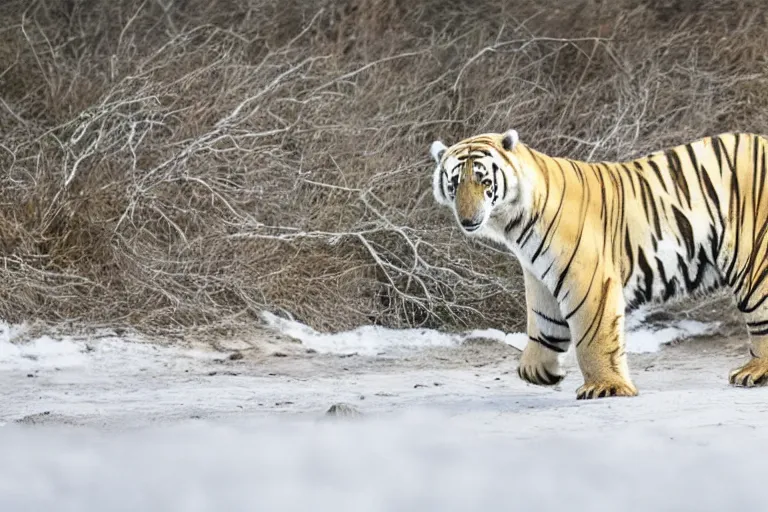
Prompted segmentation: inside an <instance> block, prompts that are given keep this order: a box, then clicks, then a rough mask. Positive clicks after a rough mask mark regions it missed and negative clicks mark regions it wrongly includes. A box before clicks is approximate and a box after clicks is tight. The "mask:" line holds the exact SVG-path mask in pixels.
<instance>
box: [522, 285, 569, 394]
mask: <svg viewBox="0 0 768 512" xmlns="http://www.w3.org/2000/svg"><path fill="white" fill-rule="evenodd" d="M524 277H525V301H526V305H527V309H528V329H527V332H528V345H526V347H525V350H523V355H522V356H521V358H520V365H519V366H518V368H517V374H518V375H519V376H520V378H521V379H523V380H524V381H526V382H529V383H531V384H536V385H539V386H554V385H555V384H558V383H560V381H562V380H563V378H565V372H564V371H563V369H562V367H561V365H560V358H561V356H562V354H564V353H565V352H567V351H568V347H569V346H570V344H571V334H570V331H569V329H568V323H567V322H566V321H565V320H564V319H563V317H562V315H561V314H560V307H559V306H558V304H557V302H556V301H555V298H554V297H553V296H552V293H550V291H549V290H548V289H547V288H546V287H545V286H544V284H542V283H541V281H539V280H538V279H536V277H534V276H533V275H532V274H530V273H529V272H528V271H524Z"/></svg>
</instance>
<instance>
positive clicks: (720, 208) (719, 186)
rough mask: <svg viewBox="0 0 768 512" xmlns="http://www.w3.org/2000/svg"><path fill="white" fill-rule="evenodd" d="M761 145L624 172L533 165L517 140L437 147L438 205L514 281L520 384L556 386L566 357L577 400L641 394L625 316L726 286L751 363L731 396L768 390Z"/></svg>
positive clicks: (767, 249) (728, 144)
mask: <svg viewBox="0 0 768 512" xmlns="http://www.w3.org/2000/svg"><path fill="white" fill-rule="evenodd" d="M767 149H768V140H766V138H765V137H764V136H761V135H758V134H752V133H735V132H730V133H721V134H719V135H715V136H710V137H704V138H700V139H698V140H694V141H692V142H689V143H686V144H681V145H678V146H675V147H668V148H667V149H662V150H658V151H655V152H652V153H649V154H646V155H645V156H643V157H639V158H636V159H627V160H626V161H616V162H613V161H581V160H575V159H569V158H564V157H553V156H548V155H546V154H544V153H541V152H539V151H537V150H535V149H533V148H532V147H531V146H529V145H527V144H524V143H523V142H521V141H520V140H519V135H518V133H517V131H516V130H514V129H511V130H508V131H506V132H504V133H484V134H480V135H476V136H471V137H469V138H466V139H464V140H461V141H459V142H457V143H455V144H454V145H452V146H451V147H446V146H445V144H444V143H443V142H442V141H440V140H436V141H434V142H433V143H432V145H431V147H430V154H431V156H432V158H433V159H434V161H435V162H436V167H435V169H434V173H433V180H432V191H433V196H434V199H435V201H436V202H437V203H438V204H439V205H442V206H445V207H449V208H450V209H451V210H452V211H453V216H454V217H455V219H456V222H457V223H458V225H459V227H460V229H461V230H462V231H463V233H464V234H465V235H466V236H468V237H480V238H482V239H486V240H490V241H492V242H495V243H498V244H501V245H502V246H505V247H506V248H508V249H509V251H510V252H511V253H512V255H513V256H514V257H515V258H517V260H518V261H519V263H520V267H521V269H522V273H523V283H524V288H525V302H526V315H527V325H526V334H527V337H528V339H529V342H528V343H527V345H526V346H525V348H524V350H523V353H522V355H521V356H520V360H519V364H518V367H517V374H518V375H519V377H520V378H521V379H523V380H524V381H526V382H528V383H531V384H536V385H542V386H553V385H556V384H559V383H560V382H561V381H562V380H563V378H564V377H565V372H564V371H563V367H562V362H563V357H562V356H563V355H564V354H565V353H566V352H568V350H569V349H570V348H571V345H572V344H573V345H575V353H576V360H577V363H578V369H579V370H580V372H581V376H582V378H583V384H582V385H581V386H579V387H578V388H577V390H576V398H577V399H580V400H581V399H593V398H604V397H614V396H617V397H621V396H624V397H629V396H636V395H637V394H638V390H637V387H636V386H635V384H634V383H633V381H632V379H631V376H630V373H629V367H628V362H627V355H626V341H625V337H626V334H625V315H626V314H627V313H628V312H630V311H632V310H633V309H635V308H637V307H638V306H640V305H642V304H649V303H657V304H660V303H664V302H665V301H670V300H672V299H673V298H678V299H679V298H681V297H686V296H688V297H692V298H695V297H696V296H697V295H703V294H706V293H709V292H711V291H713V290H715V289H717V288H725V287H727V288H730V290H731V291H732V293H733V296H734V299H735V300H734V302H735V303H736V306H737V307H738V309H739V311H740V312H741V313H742V318H743V319H744V322H745V323H746V327H747V331H748V339H749V345H750V350H749V353H750V356H751V357H750V358H749V361H748V362H746V363H745V364H744V365H743V366H740V367H739V368H736V369H734V370H732V371H731V372H730V374H729V381H730V383H731V384H732V385H735V386H741V387H756V386H762V385H765V384H766V383H768V194H766V190H765V189H766V150H767Z"/></svg>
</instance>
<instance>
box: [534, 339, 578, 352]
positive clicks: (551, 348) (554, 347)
mask: <svg viewBox="0 0 768 512" xmlns="http://www.w3.org/2000/svg"><path fill="white" fill-rule="evenodd" d="M528 339H529V340H531V341H535V342H536V343H539V344H541V345H544V346H545V347H547V348H548V349H549V350H551V351H552V352H557V353H558V354H562V353H564V352H565V351H566V350H568V349H567V348H561V347H558V346H557V345H552V344H550V343H549V342H547V341H545V340H543V339H541V338H534V337H533V336H529V337H528Z"/></svg>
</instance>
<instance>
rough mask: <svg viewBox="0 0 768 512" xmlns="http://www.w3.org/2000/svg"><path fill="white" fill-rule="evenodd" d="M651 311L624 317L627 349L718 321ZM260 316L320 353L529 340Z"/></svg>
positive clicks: (654, 344) (652, 347)
mask: <svg viewBox="0 0 768 512" xmlns="http://www.w3.org/2000/svg"><path fill="white" fill-rule="evenodd" d="M650 313H651V310H650V309H647V308H641V309H637V310H635V311H633V312H632V313H631V314H630V315H628V318H627V321H626V326H627V351H628V352H631V353H638V354H641V353H648V352H658V350H659V348H660V347H661V346H662V345H664V344H666V343H670V342H673V341H676V340H679V339H683V338H688V337H692V336H701V335H704V334H709V333H711V332H714V331H715V330H716V329H717V327H718V326H719V323H718V322H711V323H703V322H698V321H695V320H679V321H676V322H674V323H672V324H670V325H668V326H665V327H661V328H654V327H653V326H650V325H647V324H646V323H644V320H645V318H646V317H647V316H648V315H649V314H650ZM262 319H263V321H264V323H265V324H266V326H267V327H268V328H270V329H272V330H273V331H275V332H278V333H280V334H283V335H286V336H289V337H291V338H293V339H296V340H298V341H300V342H301V343H302V344H303V345H305V346H306V347H307V348H309V349H312V350H315V351H317V352H318V353H321V354H360V355H368V356H374V355H385V354H388V353H392V352H401V351H403V350H409V349H410V350H418V349H423V348H427V347H456V346H459V345H461V344H462V343H464V342H466V341H467V340H471V339H477V338H487V339H492V340H496V341H499V342H501V343H506V344H508V345H510V346H512V347H515V348H517V349H518V350H520V351H522V350H523V349H524V348H525V345H526V344H527V343H528V337H527V335H526V334H525V333H521V332H515V333H505V332H503V331H500V330H498V329H483V330H473V331H468V332H464V333H445V332H440V331H436V330H430V329H390V328H386V327H380V326H373V325H366V326H362V327H358V328H356V329H353V330H350V331H341V332H336V333H321V332H318V331H316V330H314V329H312V328H311V327H309V326H307V325H304V324H302V323H301V322H298V321H296V320H294V319H286V318H281V317H279V316H277V315H275V314H273V313H270V312H263V313H262Z"/></svg>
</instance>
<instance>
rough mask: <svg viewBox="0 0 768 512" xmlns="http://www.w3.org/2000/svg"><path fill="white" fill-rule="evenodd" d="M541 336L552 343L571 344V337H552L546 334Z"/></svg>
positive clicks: (540, 334) (541, 333)
mask: <svg viewBox="0 0 768 512" xmlns="http://www.w3.org/2000/svg"><path fill="white" fill-rule="evenodd" d="M539 336H540V337H541V338H542V339H543V340H545V341H548V342H550V343H570V342H571V338H570V336H568V337H565V338H563V337H562V336H552V335H550V334H544V333H543V332H540V333H539Z"/></svg>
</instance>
